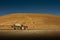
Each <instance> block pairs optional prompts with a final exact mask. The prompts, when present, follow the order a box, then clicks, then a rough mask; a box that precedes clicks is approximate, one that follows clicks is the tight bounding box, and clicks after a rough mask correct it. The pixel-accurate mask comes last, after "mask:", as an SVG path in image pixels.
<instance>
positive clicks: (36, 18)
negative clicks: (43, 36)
mask: <svg viewBox="0 0 60 40" xmlns="http://www.w3.org/2000/svg"><path fill="white" fill-rule="evenodd" d="M15 23H19V24H24V25H27V26H28V29H36V30H39V29H40V30H60V16H56V15H52V14H9V15H5V16H0V29H12V28H11V25H13V24H15Z"/></svg>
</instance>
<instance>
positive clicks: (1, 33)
mask: <svg viewBox="0 0 60 40" xmlns="http://www.w3.org/2000/svg"><path fill="white" fill-rule="evenodd" d="M58 36H59V37H60V31H59V30H0V38H2V39H3V37H4V38H5V39H8V38H10V39H11V38H14V39H16V38H17V39H18V38H19V39H27V38H28V39H31V38H32V39H36V38H37V39H40V38H45V39H48V38H54V37H58ZM54 39H55V38H54Z"/></svg>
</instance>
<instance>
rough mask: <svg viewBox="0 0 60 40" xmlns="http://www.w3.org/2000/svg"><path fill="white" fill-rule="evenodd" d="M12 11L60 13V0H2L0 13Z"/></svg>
mask: <svg viewBox="0 0 60 40" xmlns="http://www.w3.org/2000/svg"><path fill="white" fill-rule="evenodd" d="M12 13H42V14H43V13H44V14H46V13H47V14H55V15H60V0H0V15H6V14H12Z"/></svg>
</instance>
